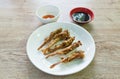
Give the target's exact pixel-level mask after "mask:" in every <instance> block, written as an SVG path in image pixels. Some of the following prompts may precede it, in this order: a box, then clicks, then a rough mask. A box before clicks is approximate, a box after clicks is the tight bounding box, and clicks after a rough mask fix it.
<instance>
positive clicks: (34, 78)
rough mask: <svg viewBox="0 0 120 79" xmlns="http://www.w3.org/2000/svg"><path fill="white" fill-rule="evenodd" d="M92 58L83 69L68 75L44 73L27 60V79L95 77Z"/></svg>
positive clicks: (86, 78) (80, 78)
mask: <svg viewBox="0 0 120 79" xmlns="http://www.w3.org/2000/svg"><path fill="white" fill-rule="evenodd" d="M94 65H95V64H94V60H93V62H91V64H90V65H89V66H88V67H87V68H85V69H84V70H82V71H80V72H78V73H75V74H72V75H68V76H53V75H49V74H47V73H44V72H42V71H40V70H39V69H37V68H36V67H34V66H33V65H32V63H30V62H29V64H28V67H27V68H28V79H92V78H94V77H95V73H96V72H95V66H94Z"/></svg>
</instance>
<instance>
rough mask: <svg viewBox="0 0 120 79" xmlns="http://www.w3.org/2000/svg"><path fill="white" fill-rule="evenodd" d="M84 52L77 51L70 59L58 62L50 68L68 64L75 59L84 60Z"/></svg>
mask: <svg viewBox="0 0 120 79" xmlns="http://www.w3.org/2000/svg"><path fill="white" fill-rule="evenodd" d="M84 56H85V55H84V51H75V52H74V53H72V54H71V55H70V56H69V57H67V58H62V59H61V61H60V62H57V63H55V64H53V65H51V66H50V68H54V67H55V66H56V65H58V64H60V63H68V62H70V61H72V60H74V59H83V58H84Z"/></svg>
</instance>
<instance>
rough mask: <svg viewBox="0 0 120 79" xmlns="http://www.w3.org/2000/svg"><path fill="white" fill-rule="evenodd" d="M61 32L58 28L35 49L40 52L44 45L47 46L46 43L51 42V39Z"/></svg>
mask: <svg viewBox="0 0 120 79" xmlns="http://www.w3.org/2000/svg"><path fill="white" fill-rule="evenodd" d="M60 32H62V28H59V29H57V30H55V31H53V32H51V33H50V35H49V37H47V38H45V40H44V42H43V43H42V44H41V46H40V47H39V48H38V49H37V50H40V49H41V48H42V47H43V46H44V45H45V44H47V43H48V42H50V41H51V40H52V38H53V37H54V36H55V35H56V34H58V33H60Z"/></svg>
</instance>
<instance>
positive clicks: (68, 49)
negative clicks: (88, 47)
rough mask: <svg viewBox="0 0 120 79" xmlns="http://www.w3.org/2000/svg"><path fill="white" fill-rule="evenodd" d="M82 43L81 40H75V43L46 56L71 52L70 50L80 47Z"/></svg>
mask: <svg viewBox="0 0 120 79" xmlns="http://www.w3.org/2000/svg"><path fill="white" fill-rule="evenodd" d="M80 45H82V44H81V42H80V41H78V42H75V43H73V44H71V45H70V46H68V47H66V48H64V49H61V50H60V51H56V52H53V53H50V54H48V55H47V56H46V58H48V57H50V56H54V55H57V54H67V53H69V52H70V51H72V50H74V49H76V48H77V47H79V46H80Z"/></svg>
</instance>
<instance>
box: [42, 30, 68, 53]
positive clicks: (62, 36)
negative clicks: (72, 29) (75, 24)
mask: <svg viewBox="0 0 120 79" xmlns="http://www.w3.org/2000/svg"><path fill="white" fill-rule="evenodd" d="M68 38H70V34H69V32H68V30H64V31H63V32H61V33H59V34H57V35H55V36H54V38H53V39H52V40H51V41H50V44H49V45H48V47H46V48H44V49H42V52H43V54H47V50H48V49H50V47H52V46H53V45H54V44H55V43H56V42H58V41H60V40H63V39H68Z"/></svg>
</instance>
